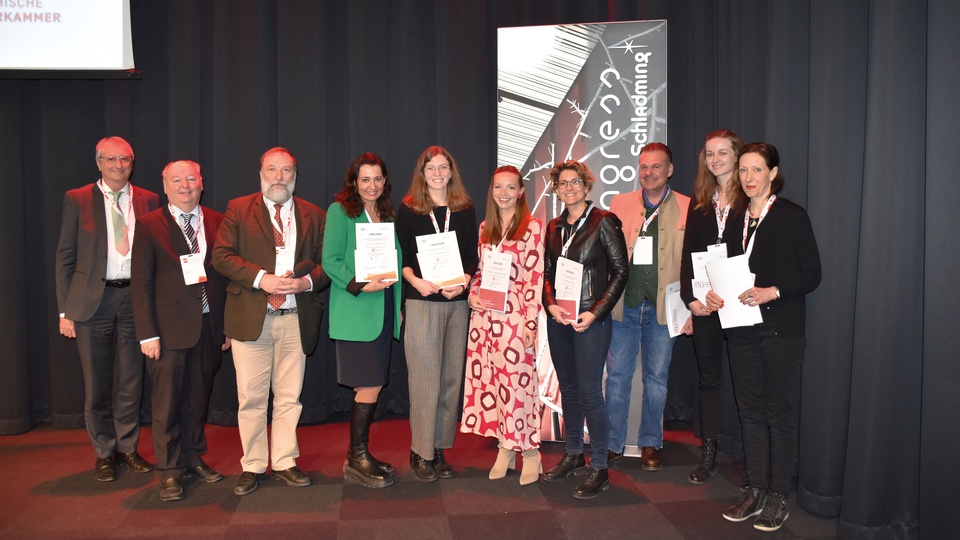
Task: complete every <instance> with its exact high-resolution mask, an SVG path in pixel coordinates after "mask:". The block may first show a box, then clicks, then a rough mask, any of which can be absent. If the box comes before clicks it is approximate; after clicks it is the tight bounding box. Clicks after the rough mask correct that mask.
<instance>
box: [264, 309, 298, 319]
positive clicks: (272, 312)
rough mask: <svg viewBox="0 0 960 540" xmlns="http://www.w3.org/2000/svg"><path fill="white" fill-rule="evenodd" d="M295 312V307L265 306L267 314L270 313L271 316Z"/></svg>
mask: <svg viewBox="0 0 960 540" xmlns="http://www.w3.org/2000/svg"><path fill="white" fill-rule="evenodd" d="M296 312H297V308H290V309H270V308H267V315H270V316H271V317H282V316H284V315H289V314H291V313H296Z"/></svg>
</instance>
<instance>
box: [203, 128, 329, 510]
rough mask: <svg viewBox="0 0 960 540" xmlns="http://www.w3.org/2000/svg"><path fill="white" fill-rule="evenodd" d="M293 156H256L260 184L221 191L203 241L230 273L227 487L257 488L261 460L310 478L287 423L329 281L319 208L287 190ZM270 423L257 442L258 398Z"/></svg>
mask: <svg viewBox="0 0 960 540" xmlns="http://www.w3.org/2000/svg"><path fill="white" fill-rule="evenodd" d="M296 180H297V160H296V158H294V156H293V154H291V153H290V151H289V150H287V149H285V148H279V147H278V148H271V149H270V150H267V151H266V153H264V154H263V156H261V158H260V192H258V193H254V194H252V195H248V196H246V197H240V198H237V199H234V200H232V201H230V203H229V204H228V205H227V213H226V216H225V217H224V220H223V225H222V226H221V227H220V232H219V234H218V236H217V243H216V246H215V247H214V248H213V264H214V267H215V268H216V269H217V271H219V272H220V273H221V274H223V275H224V276H225V277H226V278H227V279H229V280H230V283H229V284H228V285H227V307H226V315H225V321H224V332H225V333H226V335H228V336H230V338H232V340H233V341H232V344H233V360H234V366H235V367H236V371H237V396H238V398H239V410H238V412H237V423H238V426H239V430H240V442H241V444H242V445H243V457H242V458H241V460H240V464H241V466H242V467H243V474H241V475H240V477H239V478H238V479H237V484H236V486H235V488H234V493H236V494H237V495H247V494H249V493H252V492H253V491H255V490H256V489H257V487H258V486H259V484H260V481H261V480H262V479H263V476H264V473H265V472H266V469H267V464H268V462H269V463H270V466H271V470H272V471H273V472H272V474H273V476H275V477H277V478H279V479H281V480H283V481H284V482H286V483H287V484H288V485H290V486H295V487H304V486H308V485H310V482H311V481H310V477H309V476H307V475H306V474H304V473H303V471H301V470H300V469H299V468H298V467H297V462H296V459H297V457H298V456H299V455H300V452H299V448H298V446H297V433H296V428H297V423H298V422H299V420H300V411H301V409H302V408H303V407H302V405H301V404H300V390H301V388H302V387H303V373H304V368H305V367H306V356H307V355H308V354H311V353H312V352H313V350H314V349H315V348H316V346H317V340H318V338H319V335H320V318H321V315H322V311H323V305H322V303H321V302H320V299H319V298H318V296H317V294H316V293H318V292H319V291H320V290H322V289H323V288H324V287H326V286H327V285H328V284H329V283H330V278H328V277H327V276H326V274H324V272H323V268H322V267H321V265H320V254H321V251H322V249H323V225H324V218H325V213H324V211H323V210H321V209H320V207H318V206H316V205H314V204H311V203H308V202H307V201H305V200H303V199H301V198H299V197H294V196H293V192H294V189H295V187H296ZM271 389H272V390H273V394H274V398H273V418H272V423H273V427H272V430H271V441H270V444H269V445H268V443H267V400H268V398H269V395H270V391H271Z"/></svg>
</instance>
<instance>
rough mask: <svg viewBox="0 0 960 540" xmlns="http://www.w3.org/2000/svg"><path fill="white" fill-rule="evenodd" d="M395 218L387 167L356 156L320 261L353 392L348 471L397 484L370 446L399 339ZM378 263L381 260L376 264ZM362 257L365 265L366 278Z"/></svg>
mask: <svg viewBox="0 0 960 540" xmlns="http://www.w3.org/2000/svg"><path fill="white" fill-rule="evenodd" d="M394 218H395V216H394V212H393V205H392V204H391V203H390V178H389V176H388V175H387V165H386V164H385V163H384V162H383V160H382V159H380V157H379V156H377V155H376V154H372V153H369V152H368V153H366V154H363V155H361V156H359V157H357V159H355V160H354V161H353V163H352V164H351V165H350V168H349V169H348V170H347V173H346V176H345V177H344V180H343V189H342V190H341V191H340V193H338V194H337V195H336V196H335V197H334V202H333V204H331V205H330V209H329V210H328V211H327V221H326V228H325V229H326V230H325V232H324V240H323V261H322V262H323V268H324V270H325V271H326V273H327V275H328V276H330V281H331V286H330V337H331V338H332V339H335V340H337V382H338V383H340V384H342V385H344V386H349V387H351V388H353V389H354V400H353V407H352V408H351V410H350V449H349V450H348V451H347V460H346V461H345V462H344V464H343V474H344V478H345V479H347V480H350V481H353V482H357V483H359V484H361V485H364V486H367V487H375V488H383V487H387V486H390V485H392V484H393V481H394V480H393V477H394V474H395V473H394V469H393V467H392V466H391V465H390V464H389V463H384V462H382V461H379V460H378V459H376V458H375V457H373V456H372V455H371V454H370V452H369V451H368V450H367V443H368V441H369V436H370V423H371V422H372V421H373V414H374V411H375V410H376V408H377V397H378V396H379V395H380V389H381V388H383V386H384V385H385V384H387V379H388V377H389V374H390V349H391V346H392V341H393V339H399V338H400V323H401V320H400V293H401V291H400V287H399V286H394V285H395V284H396V283H397V278H398V269H399V268H400V267H401V266H400V264H401V262H400V245H399V244H398V243H397V238H396V234H395V232H394V229H393V226H392V225H393V223H392V222H393V221H394ZM358 235H359V237H360V238H359V244H360V245H359V249H358ZM384 252H386V255H385V256H384V255H383V253H384ZM374 254H376V255H374ZM392 259H396V266H394V267H392V269H390V268H384V267H383V264H382V263H383V261H384V260H386V261H391V260H392ZM375 260H376V261H379V264H373V265H372V266H371V261H375ZM358 261H360V264H361V266H364V267H365V268H363V269H361V270H362V271H363V275H361V276H358V275H357V262H358ZM368 266H369V268H367V267H368ZM387 266H391V265H387ZM358 277H359V278H360V281H358V280H357V278H358ZM378 320H381V321H382V324H377V321H378Z"/></svg>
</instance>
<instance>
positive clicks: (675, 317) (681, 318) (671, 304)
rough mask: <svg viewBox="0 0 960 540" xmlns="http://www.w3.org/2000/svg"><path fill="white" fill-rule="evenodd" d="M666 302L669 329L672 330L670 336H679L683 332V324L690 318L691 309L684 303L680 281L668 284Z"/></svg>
mask: <svg viewBox="0 0 960 540" xmlns="http://www.w3.org/2000/svg"><path fill="white" fill-rule="evenodd" d="M666 302H667V305H666V309H667V330H669V331H670V337H677V336H679V335H680V334H681V333H682V332H681V330H682V329H683V325H685V324H687V320H689V319H690V310H689V309H687V306H685V305H683V299H681V298H680V282H679V281H674V282H673V283H671V284H669V285H667V290H666Z"/></svg>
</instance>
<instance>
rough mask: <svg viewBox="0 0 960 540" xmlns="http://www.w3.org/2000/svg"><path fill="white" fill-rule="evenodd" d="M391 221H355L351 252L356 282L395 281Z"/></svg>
mask: <svg viewBox="0 0 960 540" xmlns="http://www.w3.org/2000/svg"><path fill="white" fill-rule="evenodd" d="M394 238H395V237H394V229H393V223H357V249H356V251H354V253H353V257H354V269H355V273H356V280H357V283H367V282H370V281H397V279H398V277H399V272H398V269H397V248H396V244H395V240H394Z"/></svg>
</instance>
